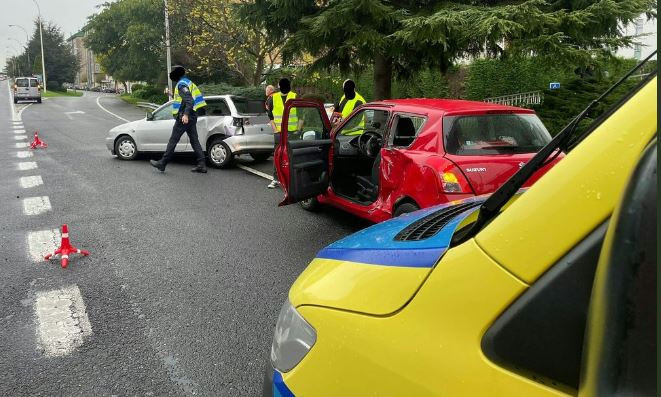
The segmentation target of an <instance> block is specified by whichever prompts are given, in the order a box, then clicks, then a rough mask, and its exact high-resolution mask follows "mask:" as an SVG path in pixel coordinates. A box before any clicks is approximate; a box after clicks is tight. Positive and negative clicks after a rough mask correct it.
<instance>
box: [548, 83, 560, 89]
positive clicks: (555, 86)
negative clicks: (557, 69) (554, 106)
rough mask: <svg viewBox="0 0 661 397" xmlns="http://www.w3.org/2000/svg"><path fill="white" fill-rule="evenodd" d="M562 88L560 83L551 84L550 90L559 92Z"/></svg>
mask: <svg viewBox="0 0 661 397" xmlns="http://www.w3.org/2000/svg"><path fill="white" fill-rule="evenodd" d="M558 88H560V83H549V90H557V89H558Z"/></svg>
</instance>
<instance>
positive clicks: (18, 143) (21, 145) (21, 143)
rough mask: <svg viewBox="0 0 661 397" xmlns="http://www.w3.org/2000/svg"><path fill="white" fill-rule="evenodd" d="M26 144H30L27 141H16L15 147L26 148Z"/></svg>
mask: <svg viewBox="0 0 661 397" xmlns="http://www.w3.org/2000/svg"><path fill="white" fill-rule="evenodd" d="M28 146H30V144H29V143H27V142H16V148H17V149H22V148H26V147H28Z"/></svg>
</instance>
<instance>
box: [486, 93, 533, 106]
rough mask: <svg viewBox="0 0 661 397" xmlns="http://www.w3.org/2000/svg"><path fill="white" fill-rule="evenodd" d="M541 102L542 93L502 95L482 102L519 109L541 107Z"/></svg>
mask: <svg viewBox="0 0 661 397" xmlns="http://www.w3.org/2000/svg"><path fill="white" fill-rule="evenodd" d="M543 100H544V94H542V91H531V92H521V93H519V94H512V95H503V96H497V97H493V98H485V99H483V101H484V102H487V103H495V104H498V105H507V106H521V107H526V106H531V105H541V103H542V101H543Z"/></svg>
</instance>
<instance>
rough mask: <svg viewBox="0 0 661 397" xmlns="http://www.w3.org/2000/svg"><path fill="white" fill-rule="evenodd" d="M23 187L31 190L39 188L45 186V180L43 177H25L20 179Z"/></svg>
mask: <svg viewBox="0 0 661 397" xmlns="http://www.w3.org/2000/svg"><path fill="white" fill-rule="evenodd" d="M20 182H21V187H22V188H23V189H29V188H31V187H35V186H39V185H43V184H44V180H43V179H41V175H35V176H24V177H21V179H20Z"/></svg>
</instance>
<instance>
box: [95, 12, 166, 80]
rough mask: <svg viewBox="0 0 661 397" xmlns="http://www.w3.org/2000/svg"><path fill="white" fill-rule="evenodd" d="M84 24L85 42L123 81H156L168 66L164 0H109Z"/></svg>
mask: <svg viewBox="0 0 661 397" xmlns="http://www.w3.org/2000/svg"><path fill="white" fill-rule="evenodd" d="M103 7H104V8H103V10H102V11H101V12H100V13H98V14H95V15H93V16H91V17H90V19H89V22H88V24H87V25H86V27H85V28H84V31H85V33H86V36H85V43H86V45H87V47H88V48H90V49H91V50H92V51H94V52H95V53H97V54H98V55H100V57H99V59H100V62H101V66H102V67H103V69H104V70H105V71H107V72H108V73H109V74H112V75H113V77H115V79H117V80H119V81H149V82H154V81H155V80H156V79H157V78H158V77H159V75H160V74H161V73H162V71H163V70H164V66H160V65H165V62H164V58H165V50H164V38H163V36H164V29H163V23H162V21H163V18H164V9H163V1H162V0H119V1H116V2H114V3H105V4H104V5H103Z"/></svg>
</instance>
